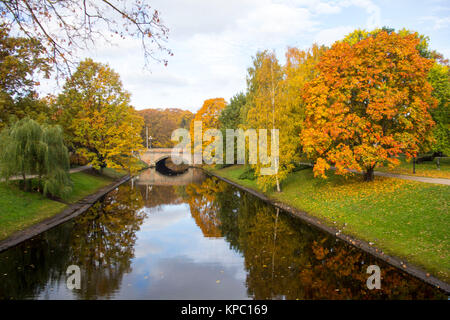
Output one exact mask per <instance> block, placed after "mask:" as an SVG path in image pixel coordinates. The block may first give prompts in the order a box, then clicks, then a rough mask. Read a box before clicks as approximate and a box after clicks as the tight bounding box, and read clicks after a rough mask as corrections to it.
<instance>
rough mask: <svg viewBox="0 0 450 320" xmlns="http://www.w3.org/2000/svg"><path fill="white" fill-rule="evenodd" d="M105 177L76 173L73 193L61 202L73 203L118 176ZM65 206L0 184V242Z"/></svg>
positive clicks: (112, 173)
mask: <svg viewBox="0 0 450 320" xmlns="http://www.w3.org/2000/svg"><path fill="white" fill-rule="evenodd" d="M106 170H107V171H108V172H107V174H108V175H109V176H107V175H103V176H101V175H95V174H89V173H86V172H77V173H72V174H71V175H70V177H71V179H72V182H73V190H72V192H71V193H70V194H69V195H68V196H66V197H65V198H64V199H63V201H64V202H67V203H74V202H76V201H78V200H80V199H82V198H84V197H86V196H87V195H89V194H91V193H94V192H95V191H97V190H99V189H100V188H102V187H104V186H106V185H108V184H110V183H111V182H112V181H113V178H111V177H110V176H114V178H115V177H118V176H120V173H116V172H114V170H111V169H106ZM66 206H67V205H66V204H64V203H62V202H58V201H53V200H50V199H48V198H46V197H44V196H42V195H41V194H38V193H31V192H24V191H22V190H20V189H19V188H18V187H17V185H16V184H14V183H10V184H9V185H6V183H4V182H2V183H0V239H5V238H7V237H8V236H9V235H11V234H12V233H14V232H16V231H19V230H23V229H25V228H27V227H29V226H31V225H33V224H36V223H38V222H40V221H42V220H44V219H46V218H49V217H51V216H53V215H55V214H57V213H59V212H61V211H62V210H63V209H64V208H66Z"/></svg>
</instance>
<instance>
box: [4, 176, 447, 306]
mask: <svg viewBox="0 0 450 320" xmlns="http://www.w3.org/2000/svg"><path fill="white" fill-rule="evenodd" d="M374 264H375V265H378V266H379V267H380V269H381V277H382V278H381V289H379V290H376V289H374V290H369V289H368V288H367V285H366V281H367V278H368V276H369V275H368V274H367V273H366V271H367V267H368V266H369V265H374ZM70 265H77V266H79V268H80V270H81V288H80V289H68V287H67V284H66V282H67V277H68V276H67V275H66V270H67V268H68V267H69V266H70ZM0 299H447V296H446V295H444V294H443V293H442V292H441V291H439V290H437V289H436V288H434V287H432V286H430V285H428V284H426V283H423V282H422V281H419V280H418V279H416V278H414V277H412V276H410V275H408V274H406V273H404V272H403V271H401V270H398V269H396V268H393V267H391V266H389V265H387V264H386V263H384V262H382V261H380V260H377V259H375V258H374V257H372V256H370V255H368V254H366V253H364V252H362V251H360V250H359V249H357V248H354V247H352V246H350V245H348V244H346V243H344V242H342V241H340V240H337V239H336V238H335V237H333V236H331V235H329V234H326V233H324V232H322V231H320V230H318V229H316V228H314V227H311V226H309V225H307V224H305V223H304V222H302V221H301V220H300V219H299V218H296V217H293V216H291V215H290V214H288V213H286V212H283V211H281V210H278V209H276V208H275V207H273V206H271V205H270V204H267V203H265V202H263V201H261V200H259V199H258V198H256V197H254V196H253V195H250V194H248V193H246V192H244V191H241V190H239V189H237V188H235V187H233V186H231V185H229V184H227V183H225V182H223V181H220V180H218V179H217V178H214V177H207V176H204V174H203V173H202V171H200V170H198V169H189V170H188V171H187V172H185V173H184V174H183V175H180V176H175V177H167V176H163V175H161V174H159V173H158V172H156V171H155V169H149V170H147V171H144V172H143V173H142V174H141V175H140V176H138V177H136V178H135V179H133V181H130V182H129V183H127V184H124V185H122V186H120V187H119V188H117V189H116V190H114V191H112V192H110V193H109V194H107V195H106V196H105V197H104V198H103V199H102V200H101V201H99V202H97V203H96V204H95V205H94V206H93V207H92V208H91V209H90V210H89V211H87V212H86V213H85V214H83V215H81V216H79V217H77V218H75V219H74V220H72V221H69V222H66V223H64V224H62V225H60V226H58V227H55V228H53V229H51V230H49V231H47V232H45V233H43V234H41V235H39V236H37V237H35V238H33V239H31V240H29V241H26V242H24V243H22V244H20V245H18V246H16V247H14V248H11V249H9V250H7V251H4V252H2V253H0Z"/></svg>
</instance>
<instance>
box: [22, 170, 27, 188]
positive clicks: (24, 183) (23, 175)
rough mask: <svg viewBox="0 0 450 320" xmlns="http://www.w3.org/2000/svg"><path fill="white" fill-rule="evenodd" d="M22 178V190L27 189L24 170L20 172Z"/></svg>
mask: <svg viewBox="0 0 450 320" xmlns="http://www.w3.org/2000/svg"><path fill="white" fill-rule="evenodd" d="M22 178H23V190H25V191H27V175H26V174H25V172H22Z"/></svg>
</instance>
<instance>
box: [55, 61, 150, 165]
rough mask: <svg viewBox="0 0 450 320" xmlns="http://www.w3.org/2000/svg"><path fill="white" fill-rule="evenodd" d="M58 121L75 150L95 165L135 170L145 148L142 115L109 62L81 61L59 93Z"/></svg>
mask: <svg viewBox="0 0 450 320" xmlns="http://www.w3.org/2000/svg"><path fill="white" fill-rule="evenodd" d="M57 106H58V108H59V110H58V112H57V113H59V114H60V116H59V118H58V122H59V123H60V124H61V125H62V126H63V127H64V129H65V133H66V139H67V140H68V141H69V143H70V147H71V148H72V150H75V151H76V152H77V153H78V154H80V155H82V156H83V157H85V158H86V159H87V160H88V161H89V164H90V165H92V166H93V167H94V168H95V169H97V170H99V169H103V168H106V167H111V168H125V169H128V170H130V171H133V170H135V169H136V168H137V163H138V159H137V158H136V157H135V156H134V155H135V152H137V151H139V150H140V149H142V137H141V135H140V133H141V130H142V126H143V119H142V117H141V116H139V115H138V113H137V111H136V110H134V108H133V107H132V106H130V94H129V93H128V92H127V91H125V90H124V89H123V87H122V82H121V81H120V77H119V74H117V73H116V72H115V71H114V70H112V69H111V68H110V67H109V66H107V65H104V64H101V63H97V62H94V61H93V60H92V59H86V60H85V61H82V62H81V63H80V65H79V66H78V69H77V71H76V72H75V73H74V74H73V75H72V76H71V77H70V79H68V80H67V82H66V84H65V85H64V90H63V92H62V93H61V94H60V95H59V96H58V101H57Z"/></svg>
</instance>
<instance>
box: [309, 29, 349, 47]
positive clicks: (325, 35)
mask: <svg viewBox="0 0 450 320" xmlns="http://www.w3.org/2000/svg"><path fill="white" fill-rule="evenodd" d="M353 30H355V27H352V26H341V27H336V28H330V29H324V30H321V31H319V32H318V33H317V35H316V36H315V38H314V42H315V43H317V44H323V45H326V46H331V45H332V44H333V43H334V42H335V41H337V40H339V39H342V38H344V37H345V36H346V35H347V34H349V33H350V32H352V31H353Z"/></svg>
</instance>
